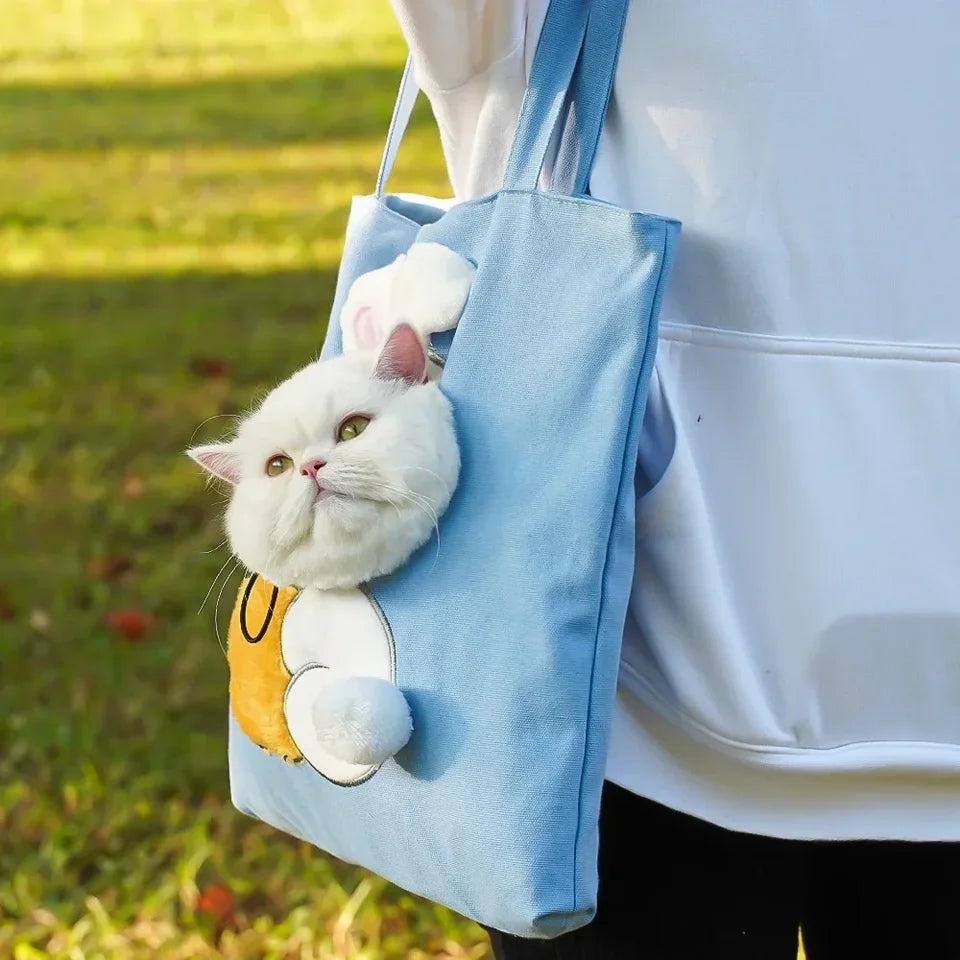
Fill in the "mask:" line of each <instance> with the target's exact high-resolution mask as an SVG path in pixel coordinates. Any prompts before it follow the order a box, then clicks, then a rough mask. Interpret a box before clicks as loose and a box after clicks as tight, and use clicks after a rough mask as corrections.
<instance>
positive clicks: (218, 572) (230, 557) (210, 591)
mask: <svg viewBox="0 0 960 960" xmlns="http://www.w3.org/2000/svg"><path fill="white" fill-rule="evenodd" d="M223 543H226V540H224V541H223ZM223 543H221V544H220V546H221V547H222V546H223ZM218 549H219V547H214V550H218ZM204 552H208V551H204ZM210 552H212V551H210ZM233 559H234V557H233V554H232V553H231V554H230V556H229V557H227V559H226V560H224V561H223V566H222V567H220V569H219V570H218V571H217V575H216V576H215V577H214V578H213V581H212V582H211V584H210V587H209V589H208V590H207V593H206V595H205V596H204V598H203V602H202V603H201V604H200V606H199V607H198V608H197V616H198V617H199V616H200V614H201V613H203V608H204V607H205V606H206V603H207V601H208V600H209V599H210V594H211V593H213V588H214V587H215V586H216V585H217V581H218V580H219V579H220V574H221V573H223V571H224V570H225V569H226V566H227V564H228V563H230V561H231V560H233Z"/></svg>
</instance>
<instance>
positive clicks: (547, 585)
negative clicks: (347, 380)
mask: <svg viewBox="0 0 960 960" xmlns="http://www.w3.org/2000/svg"><path fill="white" fill-rule="evenodd" d="M627 2H628V0H593V2H590V0H553V2H552V4H551V5H550V8H549V11H548V14H547V18H546V20H545V23H544V27H543V32H542V34H541V39H540V42H539V46H538V49H537V55H536V58H535V62H534V65H533V68H532V72H531V77H530V82H529V85H528V89H527V94H526V97H525V99H524V102H523V106H522V110H521V115H520V119H519V123H518V128H517V132H516V137H515V141H514V144H513V148H512V153H511V155H510V159H509V164H508V170H507V173H506V178H505V181H504V184H503V188H502V189H501V190H499V191H498V192H497V193H495V194H493V195H491V196H487V197H484V198H481V199H478V200H474V201H469V202H465V203H461V204H458V205H454V206H451V207H449V209H447V208H446V207H445V206H444V205H443V204H441V203H437V204H434V203H430V202H428V201H425V200H423V199H422V198H421V200H419V201H411V200H410V199H404V198H402V197H399V196H389V195H385V194H384V193H383V183H384V180H385V177H386V175H387V173H388V172H389V168H390V165H391V163H392V157H393V153H394V151H395V149H396V144H397V142H398V140H399V137H400V135H402V128H403V126H404V125H405V122H406V116H407V115H408V113H409V104H410V100H411V96H410V90H411V87H410V84H409V82H408V83H407V84H406V85H405V86H406V88H405V91H404V92H402V93H401V97H400V99H399V101H398V108H397V111H396V113H395V117H394V124H393V128H392V130H391V135H390V137H389V138H388V145H387V150H386V152H385V158H384V165H383V168H382V170H381V176H380V178H379V183H378V188H377V192H376V194H375V195H373V196H370V197H363V198H357V199H356V200H355V201H354V204H353V207H352V211H351V218H350V223H349V226H348V231H347V239H346V247H345V253H344V257H343V262H342V267H341V273H340V277H339V282H338V294H337V300H336V303H335V306H334V314H333V319H332V321H331V323H330V326H329V332H328V335H327V340H326V343H325V346H324V351H325V353H327V354H330V353H332V352H336V351H338V350H339V349H340V332H339V325H338V323H337V317H338V313H337V311H338V310H339V307H340V304H341V303H342V301H343V298H344V295H345V292H346V290H347V289H348V288H349V286H350V284H351V283H352V282H353V280H354V279H355V278H356V277H357V276H358V275H360V274H361V273H364V272H366V271H368V270H372V269H375V268H377V267H380V266H383V265H385V264H387V263H390V262H391V261H392V260H393V259H394V258H395V257H396V256H397V255H398V254H399V253H401V252H403V251H405V250H406V249H408V248H409V247H410V245H411V244H412V243H413V242H414V241H415V240H431V241H435V242H437V243H440V244H444V245H446V246H447V247H449V248H451V249H452V250H454V251H456V252H457V253H459V254H460V255H462V256H464V257H466V258H467V259H469V260H470V261H472V263H473V264H475V265H476V267H477V272H476V277H475V281H474V284H473V287H472V290H471V293H470V297H469V300H468V302H467V306H466V308H465V311H464V313H463V315H462V317H461V319H460V322H459V325H458V326H457V328H456V330H455V331H454V332H453V334H452V335H444V336H445V337H446V339H445V342H443V343H441V344H438V345H437V346H438V347H439V349H440V350H441V352H443V353H445V354H446V366H445V368H444V371H443V377H442V380H441V387H442V389H443V391H444V392H445V393H446V395H447V396H448V398H449V400H450V401H451V404H452V407H453V410H454V416H455V423H456V430H457V435H458V438H459V443H460V449H461V456H462V470H461V476H460V481H459V485H458V487H457V490H456V493H455V494H454V498H453V501H452V503H451V505H450V507H449V509H448V510H447V512H446V514H445V515H444V516H443V517H442V518H441V520H440V538H441V539H440V545H439V552H438V549H437V546H438V545H437V542H436V539H435V540H434V541H432V542H431V543H429V544H428V545H426V546H425V547H423V548H422V549H421V550H419V551H418V552H417V553H416V554H415V555H414V556H413V557H412V559H411V560H410V561H408V563H407V564H406V565H405V566H403V567H402V568H401V569H400V570H399V571H397V572H396V573H394V574H392V575H390V576H387V577H384V578H382V579H380V580H376V581H374V582H372V583H370V584H369V585H368V590H369V592H370V594H371V595H372V596H373V597H374V598H375V600H376V601H377V603H378V604H379V608H380V610H381V611H382V613H383V617H384V618H385V620H386V621H387V622H388V623H389V627H390V630H391V632H392V636H393V640H394V644H395V671H396V683H397V685H398V686H399V688H400V689H401V690H402V691H403V693H404V694H405V695H406V697H407V699H408V701H409V703H410V706H411V710H412V714H413V721H414V732H413V736H412V738H411V741H410V743H409V744H408V746H407V747H405V748H404V749H403V750H402V751H401V752H400V753H398V754H397V755H396V757H395V758H393V759H391V760H388V761H387V762H386V763H385V764H383V766H382V767H380V768H379V769H378V771H377V772H376V774H375V775H373V776H372V777H370V778H369V779H367V780H365V781H364V782H361V783H358V784H356V785H353V786H338V785H337V784H335V783H333V782H331V781H329V780H327V779H325V778H324V777H323V776H322V775H321V774H320V773H319V772H317V771H316V770H314V769H313V768H311V767H310V766H309V765H308V764H306V763H303V764H300V765H299V766H290V765H287V764H285V763H284V762H283V761H282V760H281V759H279V758H277V757H275V756H271V755H269V754H266V753H264V752H262V751H261V750H260V749H259V748H258V747H257V746H255V745H254V744H253V743H252V742H251V741H250V740H248V739H247V738H246V737H245V736H244V734H243V733H242V732H241V731H240V729H239V727H238V726H237V725H236V723H235V722H233V721H231V731H230V732H231V736H230V777H231V789H232V796H233V801H234V803H235V804H236V806H237V807H238V808H239V809H240V810H242V811H244V812H246V813H249V814H251V815H252V816H255V817H258V818H260V819H262V820H264V821H266V822H268V823H270V824H273V825H275V826H276V827H278V828H280V829H282V830H285V831H287V832H289V833H291V834H294V835H296V836H298V837H301V838H304V839H306V840H308V841H309V842H311V843H313V844H315V845H316V846H318V847H320V848H322V849H323V850H326V851H329V852H331V853H332V854H334V855H336V856H337V857H340V858H342V859H344V860H347V861H350V862H354V863H358V864H362V865H363V866H365V867H368V868H370V869H371V870H374V871H376V872H377V873H379V874H381V875H382V876H384V877H387V878H388V879H390V880H392V881H394V882H396V883H397V884H399V885H401V886H403V887H405V888H407V889H409V890H411V891H414V892H416V893H418V894H421V895H423V896H425V897H429V898H431V899H433V900H437V901H440V902H442V903H445V904H447V905H449V906H451V907H453V908H454V909H456V910H458V911H460V912H461V913H463V914H466V915H467V916H469V917H473V918H475V919H477V920H479V921H480V922H482V923H484V924H486V925H488V926H492V927H495V928H498V929H500V930H504V931H507V932H511V933H514V934H519V935H521V936H528V937H551V936H556V935H558V934H561V933H563V932H565V931H568V930H570V929H573V928H575V927H578V926H581V925H583V924H585V923H587V922H588V921H589V920H590V919H591V917H592V916H593V913H594V911H595V906H596V893H597V846H598V826H597V821H598V816H599V806H600V793H601V788H602V784H603V775H604V766H605V762H606V752H607V742H608V735H609V729H610V722H611V714H612V709H613V704H614V696H615V687H616V678H617V670H618V662H619V652H620V643H621V636H622V630H623V626H624V619H625V615H626V610H627V602H628V597H629V592H630V585H631V578H632V573H633V560H634V517H633V510H634V471H635V465H636V460H637V449H638V440H639V432H640V424H641V420H642V416H643V410H644V403H645V397H646V388H647V383H648V379H649V375H650V372H651V368H652V364H653V359H654V352H655V343H656V316H657V311H658V308H659V303H660V298H661V291H662V289H663V285H664V282H665V281H666V278H667V275H668V273H669V268H670V263H671V260H672V252H673V249H674V246H675V243H676V240H677V237H678V232H679V224H678V223H677V222H676V221H674V220H671V219H667V218H664V217H659V216H652V215H648V214H642V213H637V212H631V211H628V210H624V209H622V208H619V207H617V206H614V205H612V204H608V203H602V202H599V201H597V200H595V199H592V198H591V197H589V196H588V195H586V190H587V182H588V178H589V174H590V168H591V165H592V163H593V157H594V153H595V151H596V147H597V142H598V140H599V137H600V130H601V126H602V123H603V117H604V113H605V111H606V106H607V101H608V99H609V95H610V89H611V85H612V81H613V75H614V70H615V67H616V60H617V54H618V50H619V45H620V37H621V31H622V27H623V21H624V18H625V14H626V7H627ZM408 80H409V78H408ZM413 95H414V96H415V92H414V94H413ZM552 144H553V145H557V144H559V146H554V147H551V145H552ZM548 153H550V154H551V157H550V160H551V161H552V162H550V163H549V164H548V165H549V167H550V170H551V173H550V174H549V176H544V175H542V172H543V169H544V162H545V159H547V155H548Z"/></svg>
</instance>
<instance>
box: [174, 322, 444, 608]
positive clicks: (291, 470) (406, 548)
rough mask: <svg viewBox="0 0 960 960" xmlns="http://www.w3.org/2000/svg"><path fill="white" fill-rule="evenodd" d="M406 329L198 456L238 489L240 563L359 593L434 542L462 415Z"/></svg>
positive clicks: (328, 366)
mask: <svg viewBox="0 0 960 960" xmlns="http://www.w3.org/2000/svg"><path fill="white" fill-rule="evenodd" d="M426 373H427V355H426V351H425V349H424V346H423V344H422V342H421V340H420V337H419V335H418V334H417V333H416V331H415V330H414V329H413V328H412V327H411V326H409V325H408V324H400V325H399V326H397V327H396V328H395V329H394V330H393V332H392V333H391V334H390V335H389V338H388V340H387V342H386V344H385V345H384V347H383V350H382V352H381V353H380V356H379V357H378V358H377V359H376V361H375V363H373V364H372V366H371V361H370V358H369V356H368V355H367V354H366V353H351V354H343V355H341V356H339V357H334V358H332V359H329V360H318V361H316V362H315V363H311V364H310V365H309V366H307V367H304V368H303V369H302V370H299V371H298V372H297V373H295V374H294V375H293V376H292V377H290V379H289V380H286V381H285V382H284V383H281V384H280V386H278V387H277V388H276V389H275V390H273V391H272V392H271V393H270V394H269V395H268V396H267V397H266V399H265V400H264V401H263V403H262V404H261V405H260V407H259V408H258V409H257V410H255V411H254V412H253V413H252V414H251V415H250V416H249V417H247V418H246V419H245V420H244V421H243V422H242V423H241V424H240V428H239V430H238V431H237V436H236V438H235V439H233V440H230V441H228V442H226V443H215V444H208V445H206V446H201V447H194V448H193V449H191V450H190V451H188V452H189V454H190V456H191V457H193V458H194V459H195V460H196V461H197V462H198V463H199V464H200V465H201V466H203V467H204V468H205V469H207V470H209V471H210V472H211V473H213V474H215V475H216V476H218V477H220V478H221V479H223V480H226V481H228V482H229V483H231V484H233V493H232V496H231V498H230V505H229V507H228V509H227V518H226V526H227V535H228V537H229V540H230V545H231V547H232V548H233V551H234V553H235V554H236V555H237V557H238V558H239V559H240V561H241V562H242V563H243V564H244V565H245V566H246V567H247V568H248V569H250V570H253V571H255V572H256V573H259V574H260V575H261V576H263V577H266V579H268V580H270V581H271V582H272V583H277V584H282V585H295V586H299V587H316V588H317V589H319V590H327V589H330V588H331V587H354V586H357V585H358V584H360V583H365V582H366V581H368V580H371V579H373V578H374V577H378V576H382V575H383V574H386V573H389V572H391V571H392V570H395V569H396V568H397V567H398V566H400V564H401V563H403V561H404V560H406V559H407V557H409V556H410V554H411V553H412V552H413V551H414V550H415V549H416V548H417V547H419V546H420V545H421V544H423V543H424V542H426V540H427V539H428V538H429V536H430V534H431V533H432V532H433V529H434V526H435V524H436V521H437V518H438V516H439V515H440V514H441V513H442V512H443V510H444V509H446V506H447V504H448V503H449V502H450V497H451V495H452V494H453V490H454V487H455V486H456V482H457V475H458V472H459V468H460V455H459V450H458V447H457V440H456V435H455V433H454V429H453V418H452V414H451V411H450V405H449V403H448V401H447V399H446V397H444V395H443V394H442V393H441V392H440V388H439V386H438V385H437V383H435V382H430V381H429V380H428V379H427V376H426Z"/></svg>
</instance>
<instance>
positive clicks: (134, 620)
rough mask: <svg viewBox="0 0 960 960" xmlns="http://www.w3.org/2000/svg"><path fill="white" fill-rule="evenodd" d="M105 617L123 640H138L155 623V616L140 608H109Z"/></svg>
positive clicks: (109, 625)
mask: <svg viewBox="0 0 960 960" xmlns="http://www.w3.org/2000/svg"><path fill="white" fill-rule="evenodd" d="M105 619H106V621H107V626H108V627H111V628H112V629H113V630H115V631H116V632H117V633H118V634H119V635H120V636H121V637H123V639H124V640H139V639H140V638H141V637H142V636H143V635H144V634H145V633H146V632H147V631H148V630H152V629H153V628H154V627H155V626H156V625H157V618H156V617H155V616H153V614H152V613H144V611H142V610H111V611H110V612H109V613H108V614H107V615H106V617H105Z"/></svg>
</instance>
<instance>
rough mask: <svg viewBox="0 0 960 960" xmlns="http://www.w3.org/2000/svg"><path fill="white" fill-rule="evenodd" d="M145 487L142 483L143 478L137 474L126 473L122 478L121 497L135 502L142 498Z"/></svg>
mask: <svg viewBox="0 0 960 960" xmlns="http://www.w3.org/2000/svg"><path fill="white" fill-rule="evenodd" d="M146 489H147V485H146V484H145V483H144V482H143V477H141V476H140V475H139V474H137V473H128V474H127V475H126V476H125V477H124V478H123V495H124V496H125V497H126V498H127V499H128V500H136V499H138V498H139V497H142V496H143V494H144V491H145V490H146Z"/></svg>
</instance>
